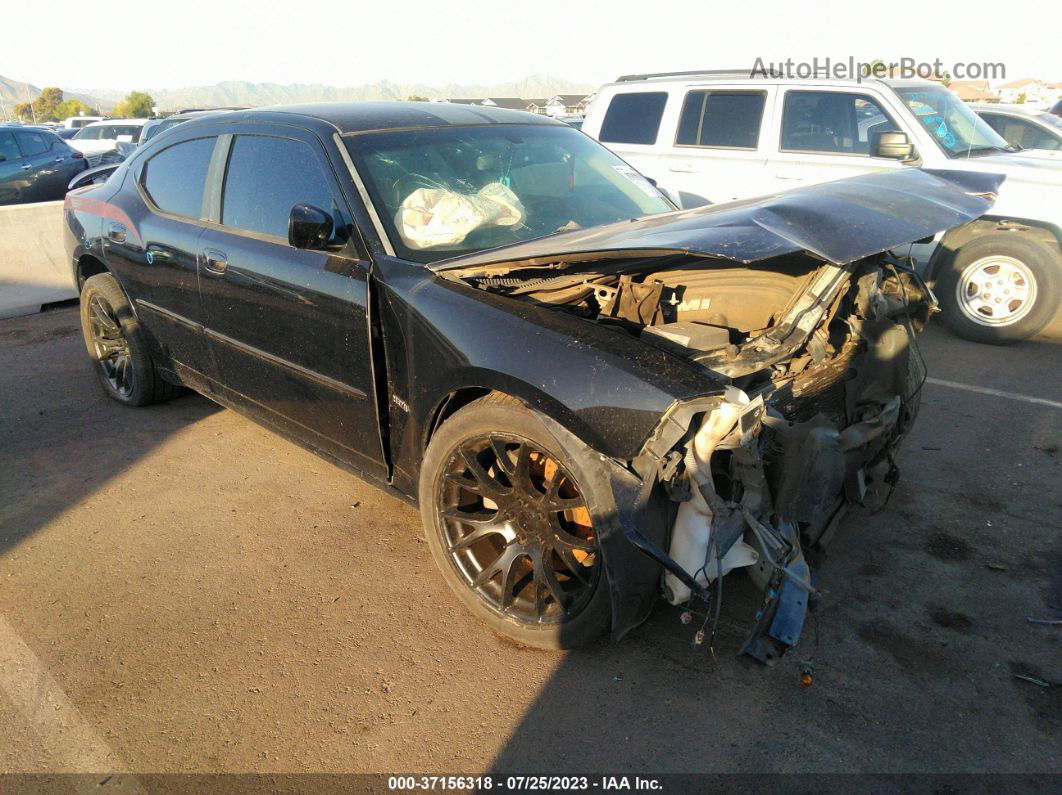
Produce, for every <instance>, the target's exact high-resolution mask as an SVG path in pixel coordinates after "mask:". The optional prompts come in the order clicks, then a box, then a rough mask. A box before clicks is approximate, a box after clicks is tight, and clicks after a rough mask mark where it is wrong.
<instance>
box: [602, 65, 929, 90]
mask: <svg viewBox="0 0 1062 795" xmlns="http://www.w3.org/2000/svg"><path fill="white" fill-rule="evenodd" d="M717 83H725V84H727V85H732V84H734V83H748V84H749V85H784V86H844V87H859V86H865V85H868V84H869V85H878V86H887V87H889V88H897V89H902V88H922V89H925V88H933V87H936V86H939V87H940V88H945V87H944V85H943V84H942V83H938V82H936V81H933V80H919V79H910V80H906V79H905V80H901V79H898V78H887V77H883V78H879V77H864V78H862V79H856V78H854V77H853V78H850V79H836V78H828V77H808V78H797V77H782V76H772V75H770V74H767V75H753V74H752V72H751V70H748V69H744V70H718V71H705V72H688V73H683V72H676V73H672V74H666V73H662V74H646V75H624V76H622V77H619V78H617V79H616V80H615V81H614V82H612V83H608V84H607V85H606V86H603V87H602V88H605V87H608V88H621V89H629V90H631V91H646V90H652V89H651V87H652V86H663V87H669V86H700V85H713V84H717Z"/></svg>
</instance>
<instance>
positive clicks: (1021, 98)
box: [1014, 91, 1028, 105]
mask: <svg viewBox="0 0 1062 795" xmlns="http://www.w3.org/2000/svg"><path fill="white" fill-rule="evenodd" d="M1027 99H1028V97H1027V96H1025V92H1024V91H1022V92H1021V93H1020V94H1018V98H1017V99H1016V100H1014V104H1015V105H1024V104H1025V101H1026V100H1027Z"/></svg>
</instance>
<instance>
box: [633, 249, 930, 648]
mask: <svg viewBox="0 0 1062 795" xmlns="http://www.w3.org/2000/svg"><path fill="white" fill-rule="evenodd" d="M815 281H816V282H817V283H818V285H819V287H820V289H819V290H818V291H816V290H815V287H814V285H813V286H812V288H811V290H810V292H809V293H805V294H804V297H803V300H801V301H798V302H797V303H796V304H795V305H794V306H793V307H792V309H791V311H790V313H788V315H787V316H786V317H784V318H783V319H782V320H781V321H780V323H779V324H778V325H777V326H776V327H775V330H774V333H768V334H764V335H761V336H758V337H755V338H753V339H750V340H749V341H748V342H746V343H745V344H744V345H741V346H739V345H731V346H729V347H728V348H727V349H725V350H722V351H715V352H711V353H705V354H699V355H696V356H695V357H694V358H695V359H697V360H698V361H699V362H700V363H701V364H703V365H704V366H705V367H708V368H710V369H712V370H713V371H715V372H717V373H720V374H722V375H724V376H726V377H727V378H728V379H729V380H730V386H728V387H727V388H726V390H725V392H724V393H723V395H721V396H719V397H717V398H714V399H712V400H711V401H709V402H708V403H707V404H704V405H702V406H697V405H696V404H691V405H687V406H684V407H682V409H681V410H680V411H677V412H676V417H674V418H669V421H667V422H665V423H663V424H662V426H661V429H660V434H658V438H656V439H654V440H651V443H650V444H649V445H647V447H646V452H645V453H644V454H643V455H644V458H643V459H642V460H641V461H640V462H637V464H636V465H637V466H641V467H643V468H650V467H653V466H655V467H657V468H658V470H659V471H660V472H661V477H660V480H661V482H662V485H663V487H664V489H665V491H666V493H667V494H668V495H669V498H670V500H671V501H672V502H674V503H676V508H675V510H674V520H673V523H672V525H671V534H670V540H669V546H668V549H667V550H666V552H665V551H664V550H663V549H660V548H659V547H656V548H652V547H651V546H649V545H646V544H643V543H642V541H641V540H640V539H639V538H638V537H637V536H639V535H640V534H639V533H638V531H637V529H635V528H628V529H627V533H628V537H629V539H630V540H632V541H634V542H635V543H636V544H638V545H639V546H640V548H642V549H643V551H645V552H647V554H650V555H652V556H653V557H655V558H656V559H657V560H659V561H660V562H661V563H662V564H663V566H664V578H663V590H664V596H665V598H666V599H667V600H668V601H669V602H671V603H672V604H675V605H687V606H689V607H690V608H692V609H693V610H694V612H696V613H698V614H702V615H705V616H717V615H718V612H717V611H718V608H719V604H720V600H721V596H722V590H723V589H722V582H721V579H722V577H723V576H725V575H726V574H727V573H728V572H730V571H732V570H734V569H739V568H743V569H745V570H746V571H747V572H748V573H749V575H750V576H751V577H752V578H753V580H754V581H756V583H757V584H758V585H759V586H760V587H761V588H762V590H763V594H764V598H763V603H762V605H761V606H760V609H759V610H758V611H757V613H756V615H755V618H754V620H753V625H752V628H751V630H750V632H749V635H748V637H747V639H746V641H745V643H744V646H743V651H744V652H745V653H747V654H749V655H751V656H753V657H755V658H756V659H758V660H760V661H761V662H765V663H770V662H773V661H775V660H777V659H779V658H780V657H781V655H782V654H783V653H784V652H785V651H786V650H787V649H788V648H790V647H792V646H794V645H795V644H796V642H797V641H798V639H799V637H800V633H801V628H802V626H803V624H804V619H805V616H806V613H807V610H808V606H809V604H810V602H811V599H812V598H813V596H814V594H815V588H814V585H813V582H812V574H811V570H810V568H809V566H808V563H807V561H806V559H805V556H804V550H805V549H806V548H808V547H810V546H823V545H825V544H826V543H827V541H828V540H829V538H830V536H831V535H832V534H833V532H834V531H835V530H836V528H837V525H838V523H839V521H840V519H841V517H842V516H843V514H844V512H845V510H846V508H847V507H848V506H850V505H853V504H854V505H861V506H866V507H867V508H870V509H876V508H878V507H880V506H881V505H883V504H884V502H885V501H886V500H887V498H888V495H889V493H890V491H891V489H892V487H893V485H894V484H895V483H896V480H897V478H898V474H899V472H898V468H897V465H896V462H895V455H894V454H895V451H896V448H897V446H898V444H899V442H900V440H901V439H902V438H903V436H904V434H905V433H906V432H907V430H908V429H909V428H910V426H911V423H912V422H913V420H914V418H915V415H916V414H917V411H918V398H919V392H920V389H921V386H922V382H923V380H924V378H925V368H924V365H923V363H922V359H921V355H920V354H919V352H918V348H917V343H916V342H915V334H916V332H917V331H919V330H921V328H922V327H923V326H924V324H925V322H926V319H927V318H928V316H929V314H930V313H931V311H932V310H933V308H934V301H933V298H932V294H931V293H930V292H929V290H928V289H927V288H926V287H925V286H924V284H922V283H921V281H920V280H919V279H918V277H917V276H916V275H915V274H914V273H913V272H911V271H909V270H907V269H906V268H905V267H904V266H903V265H902V264H901V263H899V262H897V261H895V260H894V259H892V258H891V257H888V256H886V255H880V256H877V257H872V258H868V259H867V260H864V261H862V262H859V263H856V264H855V265H854V266H853V267H851V268H841V267H838V266H829V265H827V266H824V267H823V268H822V270H821V271H820V273H819V275H818V277H817V278H816V280H815ZM802 319H803V321H802ZM807 323H811V326H810V327H809V326H807V325H805V324H807ZM802 326H803V327H804V330H805V331H806V330H808V329H810V333H806V334H805V333H803V331H801V327H802ZM794 334H796V335H798V338H799V339H800V340H802V341H801V342H800V343H799V344H795V345H794V342H793V340H792V339H791V336H792V335H794ZM698 409H700V410H698ZM678 414H683V415H685V417H686V418H687V419H688V426H687V427H686V428H685V430H684V431H683V429H682V427H681V422H682V421H681V420H678V416H677V415H678ZM675 420H678V421H677V422H675ZM676 434H679V439H678V441H677V442H675V443H674V444H672V445H671V446H670V447H669V449H667V450H666V451H665V450H663V446H666V445H667V437H671V439H672V440H673V439H674V437H675V435H676ZM654 459H655V462H654ZM644 474H645V475H646V476H648V477H651V475H649V473H648V472H645V473H644ZM707 623H708V622H701V623H700V625H699V626H700V628H698V627H696V626H695V627H694V629H693V631H694V632H695V637H696V640H697V641H698V642H699V641H703V640H704V639H705V636H704V626H705V624H707Z"/></svg>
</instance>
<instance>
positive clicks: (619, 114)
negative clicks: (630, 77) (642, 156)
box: [598, 91, 667, 144]
mask: <svg viewBox="0 0 1062 795" xmlns="http://www.w3.org/2000/svg"><path fill="white" fill-rule="evenodd" d="M666 104H667V92H665V91H641V92H638V93H636V94H617V95H616V96H614V97H613V98H612V102H611V103H609V106H608V110H607V111H605V118H604V120H603V121H602V122H601V132H600V134H599V135H598V140H599V141H602V142H606V143H614V144H655V143H656V134H657V132H658V131H659V130H660V117H661V116H663V115H664V105H666Z"/></svg>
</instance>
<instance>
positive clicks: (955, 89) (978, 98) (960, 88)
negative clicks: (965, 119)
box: [948, 80, 999, 102]
mask: <svg viewBox="0 0 1062 795" xmlns="http://www.w3.org/2000/svg"><path fill="white" fill-rule="evenodd" d="M948 89H949V90H950V91H951V93H952V94H954V95H955V96H957V97H958V98H959V99H961V100H962V101H963V102H999V94H996V93H995V92H994V91H992V89H991V88H989V86H988V81H987V80H952V81H951V82H950V83H948Z"/></svg>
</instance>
